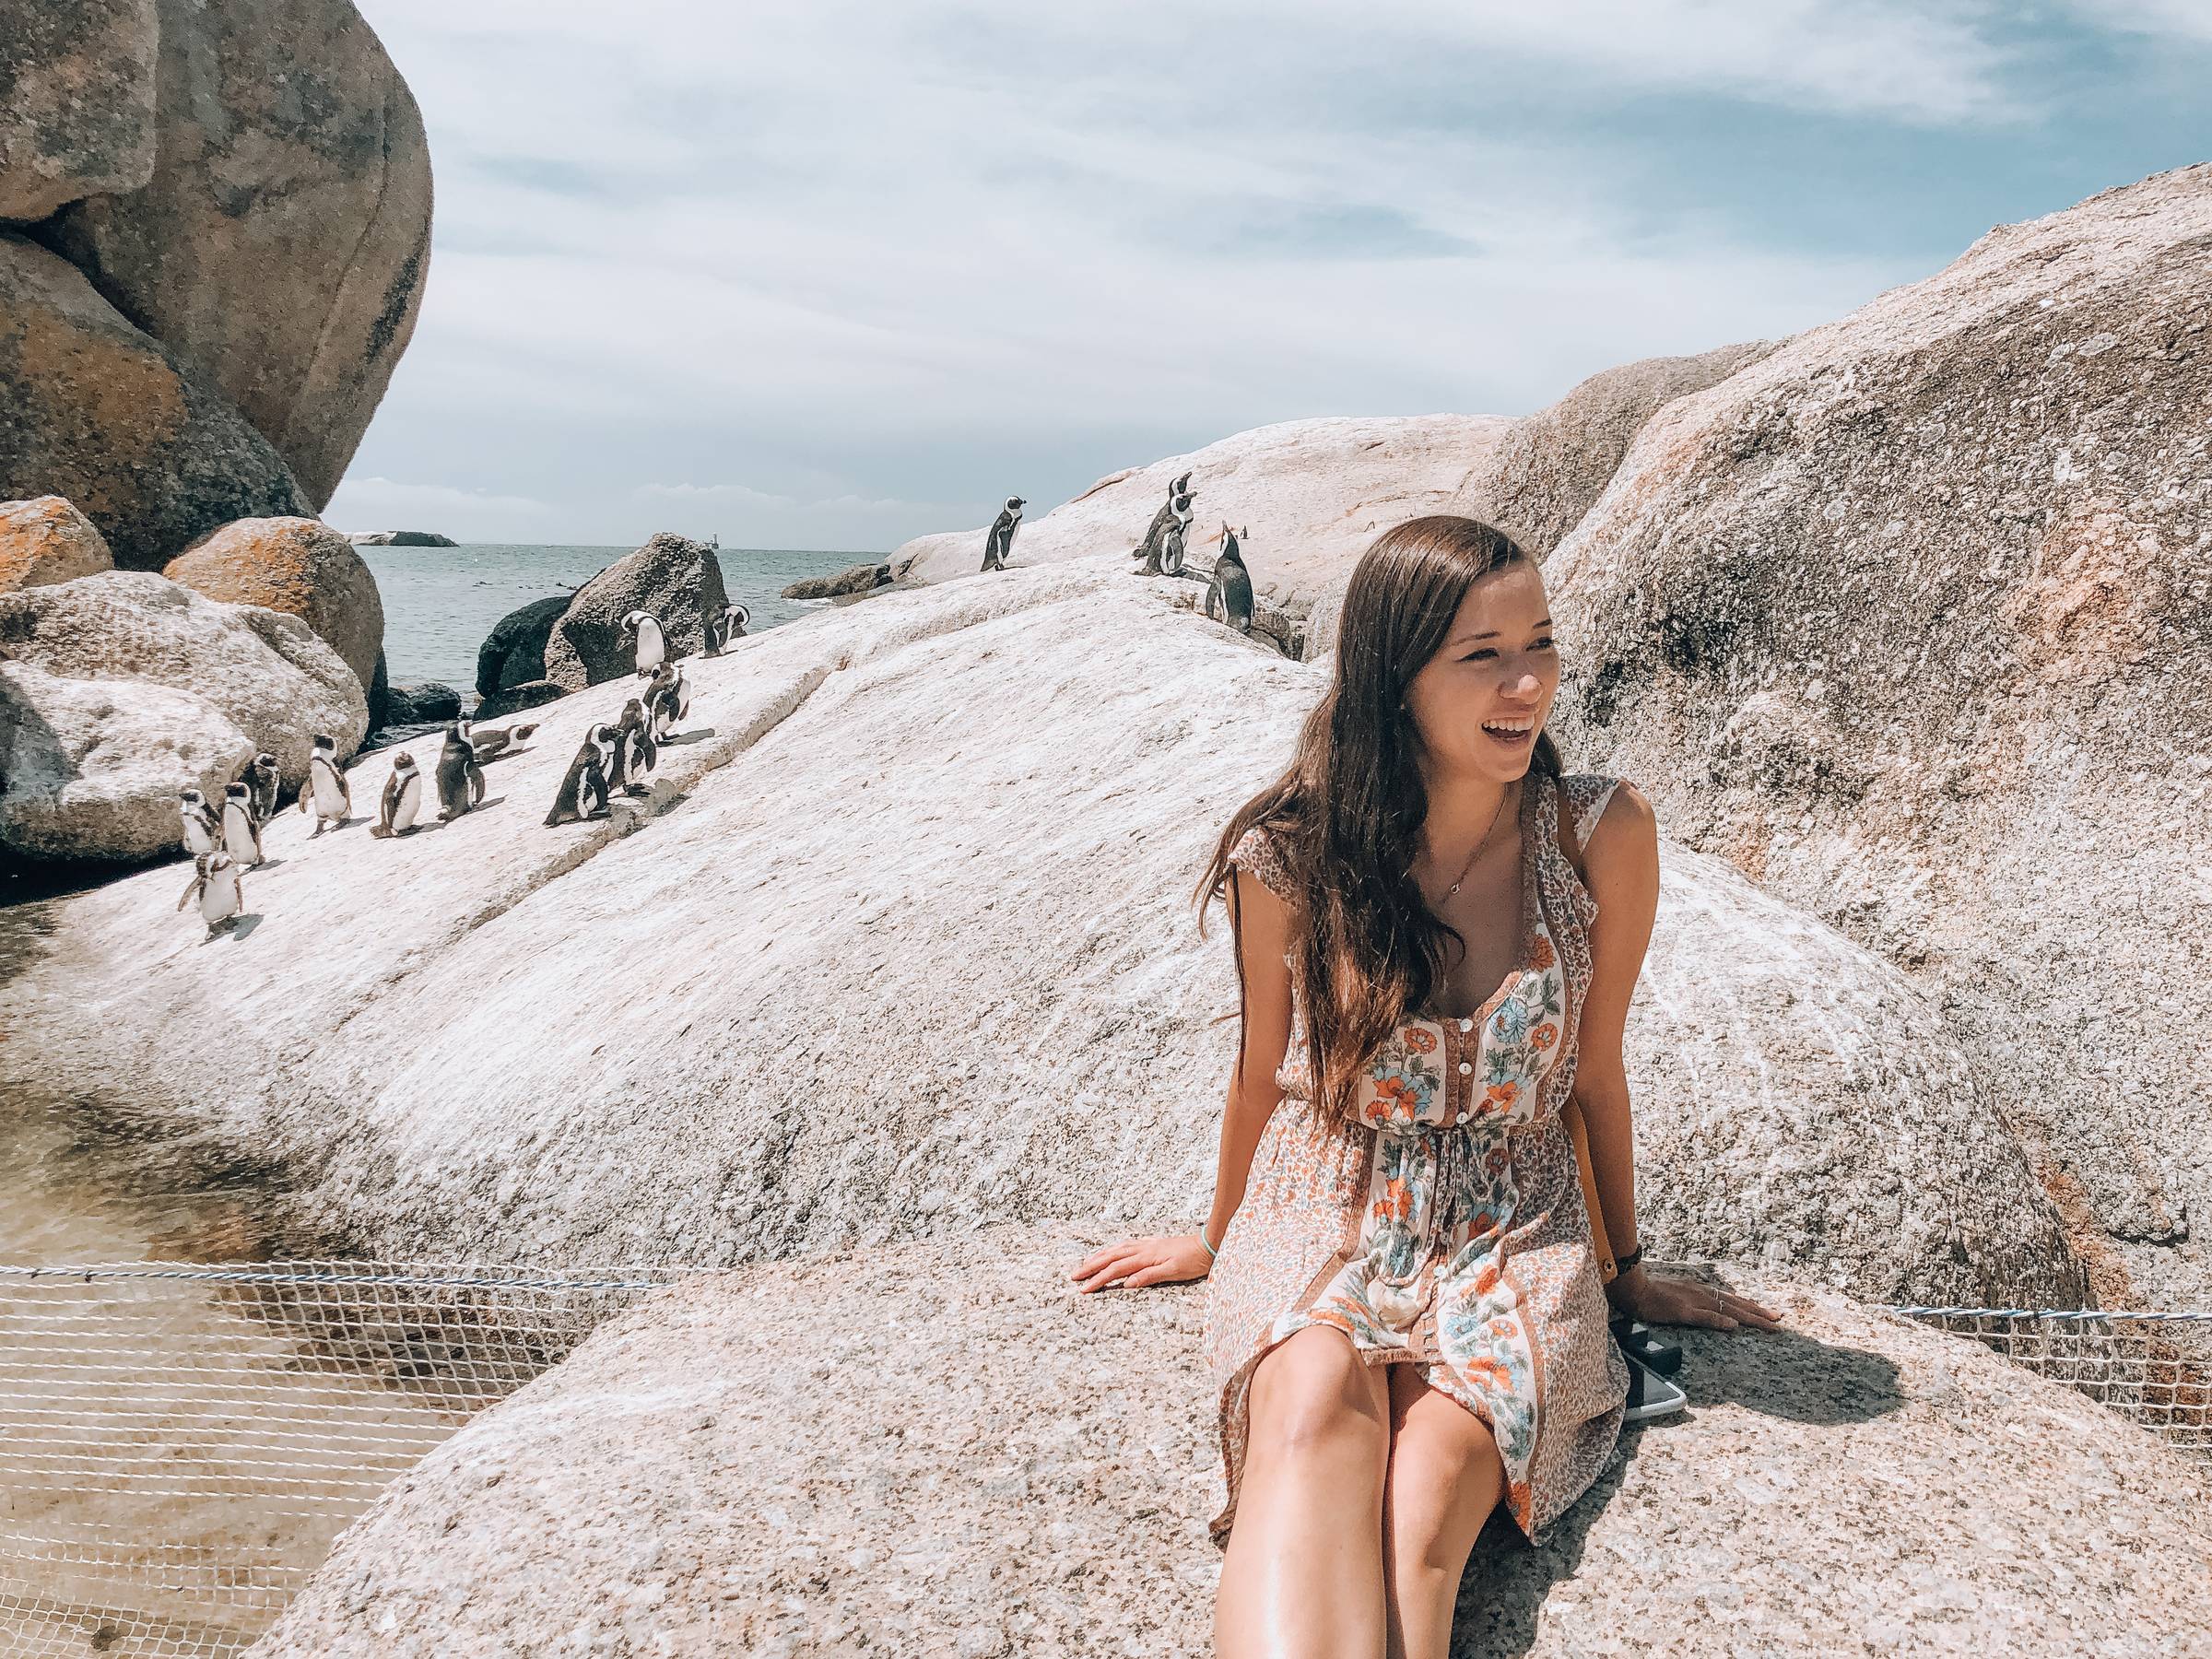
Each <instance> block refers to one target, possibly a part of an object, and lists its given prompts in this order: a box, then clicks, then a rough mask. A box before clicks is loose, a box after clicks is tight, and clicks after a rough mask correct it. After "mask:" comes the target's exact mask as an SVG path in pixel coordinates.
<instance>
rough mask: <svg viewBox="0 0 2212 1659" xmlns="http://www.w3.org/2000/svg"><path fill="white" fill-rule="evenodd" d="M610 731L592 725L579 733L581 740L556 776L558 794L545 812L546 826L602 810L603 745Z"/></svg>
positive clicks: (610, 738)
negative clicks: (558, 777)
mask: <svg viewBox="0 0 2212 1659" xmlns="http://www.w3.org/2000/svg"><path fill="white" fill-rule="evenodd" d="M614 736H615V734H614V732H613V731H612V730H611V729H610V728H608V727H606V726H604V725H595V726H594V727H593V728H592V729H591V730H590V731H588V732H586V733H585V734H584V735H583V744H582V747H580V748H578V749H577V751H576V758H575V759H573V760H571V761H570V762H569V770H568V772H567V774H566V775H565V776H563V777H562V779H561V780H560V794H558V795H556V796H555V797H554V799H553V810H552V811H550V812H548V813H547V814H546V827H547V829H548V830H549V829H551V828H553V827H554V826H555V825H557V824H570V823H576V822H578V821H580V820H582V819H583V818H597V817H599V816H600V814H602V813H604V812H605V811H606V756H605V751H604V748H603V747H602V746H603V745H606V744H607V743H611V742H612V741H614Z"/></svg>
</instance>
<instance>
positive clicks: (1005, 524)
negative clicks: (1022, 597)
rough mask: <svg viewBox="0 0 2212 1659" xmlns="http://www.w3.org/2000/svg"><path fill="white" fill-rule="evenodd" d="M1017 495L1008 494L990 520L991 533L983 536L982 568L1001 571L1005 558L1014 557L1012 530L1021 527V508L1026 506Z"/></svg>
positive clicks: (1004, 566) (1004, 565)
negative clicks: (995, 515)
mask: <svg viewBox="0 0 2212 1659" xmlns="http://www.w3.org/2000/svg"><path fill="white" fill-rule="evenodd" d="M1028 505H1029V503H1028V502H1027V501H1024V500H1022V499H1021V498H1020V497H1019V496H1008V497H1007V498H1006V506H1005V507H1003V508H1001V509H1000V510H999V514H998V517H997V518H996V519H994V520H993V521H992V524H991V533H990V534H989V535H986V536H985V537H984V538H983V569H984V570H986V571H1003V570H1005V569H1006V560H1007V559H1011V558H1013V557H1014V532H1015V531H1017V530H1018V529H1020V528H1021V510H1022V509H1023V508H1024V507H1026V506H1028Z"/></svg>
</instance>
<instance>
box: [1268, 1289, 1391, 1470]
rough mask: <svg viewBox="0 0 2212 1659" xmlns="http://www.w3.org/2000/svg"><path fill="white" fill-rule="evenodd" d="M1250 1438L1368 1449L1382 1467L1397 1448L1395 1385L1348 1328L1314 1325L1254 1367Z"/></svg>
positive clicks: (1277, 1448) (1303, 1447)
mask: <svg viewBox="0 0 2212 1659" xmlns="http://www.w3.org/2000/svg"><path fill="white" fill-rule="evenodd" d="M1250 1407H1251V1414H1252V1420H1251V1430H1250V1439H1251V1442H1252V1444H1253V1447H1254V1448H1255V1449H1257V1448H1259V1447H1262V1446H1265V1447H1266V1448H1268V1449H1269V1450H1270V1451H1273V1452H1277V1453H1286V1454H1289V1455H1294V1456H1295V1455H1298V1454H1300V1453H1315V1452H1323V1451H1334V1452H1346V1451H1352V1452H1359V1451H1365V1452H1367V1453H1370V1454H1371V1455H1372V1456H1373V1458H1374V1460H1375V1469H1376V1473H1377V1475H1378V1476H1379V1475H1380V1474H1381V1473H1382V1464H1383V1459H1384V1458H1385V1456H1386V1455H1387V1453H1388V1451H1389V1447H1390V1421H1389V1410H1390V1400H1389V1393H1388V1385H1387V1383H1386V1382H1384V1380H1383V1379H1382V1376H1381V1374H1380V1373H1379V1372H1378V1371H1375V1370H1374V1368H1372V1367H1370V1366H1367V1365H1364V1364H1362V1363H1361V1362H1360V1360H1359V1356H1358V1355H1357V1354H1356V1353H1354V1351H1353V1349H1352V1345H1351V1341H1350V1339H1349V1338H1348V1337H1347V1336H1346V1335H1344V1334H1343V1333H1342V1332H1340V1331H1336V1330H1334V1329H1331V1328H1330V1327H1328V1326H1325V1325H1312V1326H1308V1327H1307V1328H1306V1329H1305V1330H1302V1331H1300V1332H1299V1333H1297V1334H1296V1335H1293V1336H1291V1337H1290V1338H1289V1340H1288V1341H1287V1342H1284V1343H1282V1344H1281V1345H1280V1346H1279V1347H1277V1348H1275V1349H1274V1351H1272V1352H1271V1353H1269V1354H1268V1355H1267V1357H1266V1358H1265V1359H1262V1360H1261V1361H1260V1363H1259V1364H1258V1365H1257V1366H1256V1367H1254V1368H1253V1376H1252V1393H1251V1395H1250Z"/></svg>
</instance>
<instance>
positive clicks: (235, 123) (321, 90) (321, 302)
mask: <svg viewBox="0 0 2212 1659" xmlns="http://www.w3.org/2000/svg"><path fill="white" fill-rule="evenodd" d="M80 3H81V0H69V8H74V7H75V6H76V5H78V4H80ZM159 13H160V29H159V46H160V53H159V70H158V76H157V83H158V84H157V90H156V102H155V124H156V129H157V150H158V153H157V156H156V159H155V163H154V168H153V172H152V176H151V177H150V178H149V179H144V180H142V181H139V182H137V184H136V186H135V187H133V188H129V189H127V190H123V191H121V192H120V193H106V194H90V193H79V194H84V195H85V198H86V199H84V200H81V201H78V202H76V204H75V205H74V206H70V207H68V208H67V209H66V210H65V211H64V212H63V213H62V214H61V215H60V216H59V217H58V218H56V219H55V220H54V221H53V225H52V226H51V227H50V229H49V231H48V235H49V238H50V240H51V241H52V243H53V246H55V247H56V248H57V249H59V250H60V251H61V252H62V253H64V254H65V256H66V257H67V258H68V259H69V260H70V261H71V263H73V264H74V265H76V266H77V268H78V269H79V270H81V271H83V272H84V273H85V274H86V275H87V276H88V277H90V278H91V279H92V281H93V283H94V284H95V286H97V287H98V288H99V289H100V292H101V293H102V294H104V295H106V296H107V297H108V298H109V299H110V300H112V302H113V303H114V304H115V306H116V307H117V308H118V309H119V310H120V311H121V312H123V313H124V315H125V316H127V317H129V318H130V319H131V320H132V321H133V322H134V323H135V324H137V325H138V326H139V327H140V328H142V329H144V330H145V331H146V332H147V333H148V334H150V335H153V336H154V337H155V338H157V339H159V340H160V341H162V342H163V343H164V344H165V345H166V346H167V347H169V348H170V349H171V351H173V352H175V353H176V354H177V355H178V357H179V358H180V359H183V360H185V361H188V362H189V363H191V364H192V365H193V367H194V371H196V372H197V373H198V375H199V376H200V377H201V378H203V379H204V380H205V381H206V382H207V383H208V384H209V385H210V386H212V387H214V388H215V389H217V390H218V391H219V392H220V393H221V394H222V395H223V396H224V397H225V398H226V399H227V400H228V401H229V403H230V404H231V405H233V406H235V407H236V408H237V409H238V410H239V411H240V412H241V414H243V415H244V417H245V418H246V419H247V420H248V421H249V422H251V423H252V424H253V426H254V427H255V428H256V429H258V430H259V431H261V432H262V433H263V434H265V436H266V437H267V439H268V440H269V441H270V442H272V443H273V444H274V445H275V446H276V448H277V451H278V452H279V453H281V454H282V455H283V456H284V458H285V460H286V461H287V462H288V463H289V465H290V468H291V471H292V474H293V476H295V477H297V478H298V479H299V480H300V486H301V488H303V489H304V491H305V494H306V501H305V503H304V507H305V510H306V511H309V512H314V511H318V510H320V509H321V508H322V506H323V505H324V503H325V502H327V501H328V500H329V499H330V495H331V492H332V491H333V490H334V489H335V488H337V483H338V479H339V477H341V476H342V475H343V474H344V472H345V470H346V464H347V461H348V460H349V459H350V458H351V457H352V455H353V452H354V449H355V447H356V446H357V445H358V444H359V442H360V439H361V434H362V432H363V431H365V430H366V429H367V428H368V425H369V418H370V416H371V414H373V413H374V412H375V409H376V406H377V402H378V400H379V399H380V398H381V397H382V395H383V392H384V387H385V385H386V384H387V382H389V381H390V380H391V377H392V370H393V367H394V364H396V363H397V362H398V360H399V355H400V353H401V352H402V351H403V350H405V349H406V344H407V338H408V335H410V334H411V333H412V332H413V330H414V326H415V317H416V312H417V311H418V308H419V306H420V303H421V297H422V284H423V278H424V276H425V274H426V272H427V269H428V265H429V234H430V164H429V147H428V145H427V144H426V142H425V139H424V135H423V127H422V117H421V114H420V113H419V112H418V110H417V109H416V107H415V100H414V99H413V97H412V96H411V95H410V94H409V93H408V91H407V88H406V82H404V81H403V80H401V78H400V76H399V72H398V71H397V70H396V69H394V67H393V66H392V62H391V60H390V59H389V58H388V57H387V56H385V54H384V50H383V47H382V44H381V43H380V42H379V41H378V40H377V38H376V35H375V33H374V32H373V31H372V30H371V29H370V27H369V25H368V24H367V23H366V22H364V21H363V20H362V18H361V16H360V14H359V12H358V11H357V10H355V9H354V7H353V6H352V5H351V4H350V0H222V4H219V5H207V4H206V3H205V0H160V4H159ZM131 46H132V49H133V50H139V49H142V42H141V41H139V40H138V39H137V38H136V37H134V38H133V40H132V41H131ZM242 293H250V294H252V295H253V303H252V304H250V305H247V304H241V303H240V302H239V296H240V295H241V294H242ZM49 487H50V488H58V485H55V486H49ZM64 493H72V492H68V491H65V492H64ZM73 499H74V497H73ZM79 504H80V505H82V504H83V503H82V501H81V500H80V501H79ZM94 516H95V518H96V519H97V517H98V515H97V514H95V515H94ZM230 516H232V517H239V516H242V515H241V514H239V513H232V514H231V515H230ZM183 540H184V538H179V539H178V540H177V541H176V542H175V543H173V544H172V545H171V546H170V547H168V548H167V549H166V552H167V553H173V552H175V551H176V550H177V548H178V547H182V545H183Z"/></svg>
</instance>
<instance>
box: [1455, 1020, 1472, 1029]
mask: <svg viewBox="0 0 2212 1659" xmlns="http://www.w3.org/2000/svg"><path fill="white" fill-rule="evenodd" d="M1459 1029H1460V1030H1463V1031H1471V1030H1474V1029H1475V1022H1474V1020H1472V1019H1463V1020H1461V1021H1460V1022H1459Z"/></svg>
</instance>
